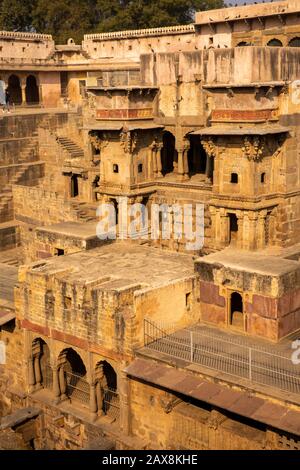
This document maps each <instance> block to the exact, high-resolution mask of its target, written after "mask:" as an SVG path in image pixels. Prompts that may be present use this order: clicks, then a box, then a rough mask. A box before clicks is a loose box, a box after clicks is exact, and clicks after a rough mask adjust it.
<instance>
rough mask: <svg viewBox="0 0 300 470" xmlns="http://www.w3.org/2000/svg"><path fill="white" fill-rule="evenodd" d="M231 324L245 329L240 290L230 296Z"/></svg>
mask: <svg viewBox="0 0 300 470" xmlns="http://www.w3.org/2000/svg"><path fill="white" fill-rule="evenodd" d="M230 325H232V326H234V327H235V328H239V329H241V330H242V329H244V313H243V299H242V296H241V294H239V293H238V292H233V293H232V294H231V297H230Z"/></svg>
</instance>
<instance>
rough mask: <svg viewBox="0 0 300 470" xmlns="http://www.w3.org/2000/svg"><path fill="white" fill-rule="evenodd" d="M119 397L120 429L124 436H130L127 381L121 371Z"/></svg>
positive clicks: (124, 373) (125, 375)
mask: <svg viewBox="0 0 300 470" xmlns="http://www.w3.org/2000/svg"><path fill="white" fill-rule="evenodd" d="M124 367H125V366H124ZM118 388H119V397H120V427H121V431H122V432H123V433H124V434H125V435H129V434H130V409H129V380H128V377H127V374H126V372H124V371H122V372H121V374H120V378H119V386H118Z"/></svg>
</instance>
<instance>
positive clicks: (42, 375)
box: [31, 338, 53, 389]
mask: <svg viewBox="0 0 300 470" xmlns="http://www.w3.org/2000/svg"><path fill="white" fill-rule="evenodd" d="M32 360H33V375H34V380H33V383H32V384H31V385H38V386H41V387H43V388H48V389H52V383H53V374H52V369H51V365H50V349H49V347H48V345H47V344H46V343H45V341H43V340H42V339H41V338H36V339H35V340H34V341H33V342H32Z"/></svg>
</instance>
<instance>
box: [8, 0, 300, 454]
mask: <svg viewBox="0 0 300 470" xmlns="http://www.w3.org/2000/svg"><path fill="white" fill-rule="evenodd" d="M299 18H300V6H299V2H298V1H296V0H284V1H276V2H272V3H267V4H258V5H249V6H244V7H232V8H226V9H222V10H214V11H209V12H200V13H197V14H196V18H195V24H193V25H188V26H176V27H169V28H155V29H147V30H137V31H123V32H117V33H116V32H114V33H103V34H92V35H89V34H88V35H86V36H85V37H84V40H83V42H82V44H81V45H76V44H74V41H73V40H72V39H70V40H69V41H68V44H66V45H56V44H55V43H54V41H53V40H52V37H51V36H48V35H41V34H33V33H13V32H5V31H3V32H1V33H0V79H1V80H3V81H4V82H5V84H6V86H7V87H8V89H9V92H10V96H11V111H10V113H8V112H3V115H1V116H0V150H1V166H0V267H1V271H0V340H1V341H2V342H3V344H4V345H5V351H6V361H3V362H5V363H4V364H2V365H0V390H1V398H0V416H2V421H1V424H0V447H3V448H9V447H15V448H28V449H29V448H34V449H78V448H96V449H113V448H116V449H295V450H296V449H299V448H300V399H299V391H300V365H297V358H298V355H297V347H299V346H298V343H297V338H298V337H300V333H299V330H300V261H299V260H300V132H299V124H300V118H299V116H300V113H299V104H300V101H299V99H300V95H299V88H300V82H299V79H300V49H299V47H300V19H299ZM125 196H126V198H127V204H128V206H129V207H130V206H132V205H133V204H136V203H139V204H143V205H144V206H146V207H147V209H148V214H150V213H151V207H153V206H154V204H160V205H162V204H165V205H167V206H168V207H170V208H172V207H174V205H178V206H180V207H183V206H184V205H186V204H189V205H190V207H192V209H191V211H190V217H191V218H192V221H193V223H194V224H195V223H196V222H197V218H198V215H197V213H196V211H195V210H194V207H195V206H196V204H203V205H204V245H203V246H202V248H201V249H195V250H194V251H192V252H191V251H187V250H186V243H187V240H186V238H184V237H182V238H179V239H178V237H175V236H174V233H173V235H171V236H170V237H164V236H163V233H162V226H163V224H162V220H160V224H159V233H158V236H157V237H156V239H151V237H149V236H147V235H148V234H149V233H150V232H151V228H152V227H151V222H152V221H151V218H150V217H149V224H148V228H147V233H144V234H143V235H144V236H143V237H141V238H140V239H134V240H132V239H127V240H125V239H124V233H120V236H119V238H118V239H117V240H107V241H105V240H100V239H99V238H98V237H97V235H96V225H97V222H98V219H99V217H98V216H97V213H96V211H97V207H98V206H99V205H100V204H101V203H106V204H111V205H112V206H113V207H114V209H115V210H116V213H117V223H118V225H119V226H121V222H123V223H124V220H122V221H121V220H120V219H121V218H122V217H123V215H122V214H123V212H122V210H121V209H122V204H123V202H122V201H123V200H124V199H122V198H124V197H125ZM120 198H121V199H120ZM98 215H99V214H98ZM173 215H174V214H173V213H172V209H170V211H169V213H168V217H169V218H170V219H171V217H172V216H173ZM131 221H132V220H131V219H130V216H128V220H127V222H128V223H129V224H130V222H131ZM293 348H294V349H293ZM293 357H294V359H296V360H294V361H293V360H292V358H293Z"/></svg>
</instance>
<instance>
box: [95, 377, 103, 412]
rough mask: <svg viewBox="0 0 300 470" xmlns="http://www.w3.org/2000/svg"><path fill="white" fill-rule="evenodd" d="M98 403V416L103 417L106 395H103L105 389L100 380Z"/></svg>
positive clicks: (98, 382) (98, 383) (97, 392)
mask: <svg viewBox="0 0 300 470" xmlns="http://www.w3.org/2000/svg"><path fill="white" fill-rule="evenodd" d="M95 391H96V403H97V411H98V416H103V415H104V411H103V400H104V394H103V388H102V386H101V382H100V381H99V380H98V381H97V383H96V388H95Z"/></svg>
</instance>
